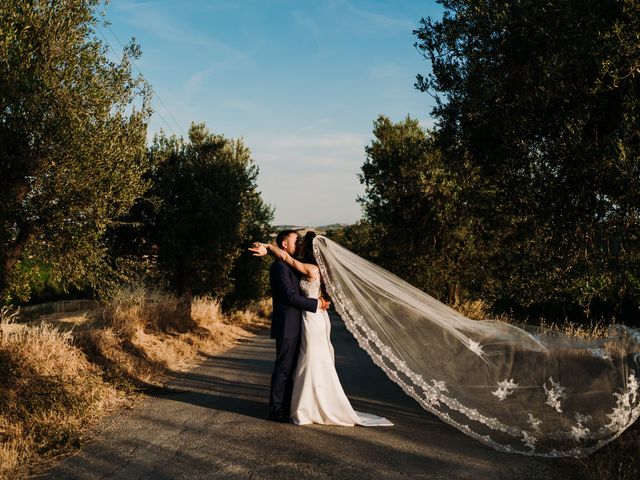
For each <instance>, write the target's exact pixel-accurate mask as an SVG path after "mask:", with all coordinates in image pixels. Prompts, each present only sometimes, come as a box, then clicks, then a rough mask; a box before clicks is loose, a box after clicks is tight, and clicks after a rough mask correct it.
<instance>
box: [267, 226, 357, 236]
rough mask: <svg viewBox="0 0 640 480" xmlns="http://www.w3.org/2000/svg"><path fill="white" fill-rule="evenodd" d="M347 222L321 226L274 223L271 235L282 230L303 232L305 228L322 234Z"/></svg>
mask: <svg viewBox="0 0 640 480" xmlns="http://www.w3.org/2000/svg"><path fill="white" fill-rule="evenodd" d="M349 225H350V224H349V223H331V224H329V225H321V226H308V225H307V226H302V225H274V226H273V234H272V235H273V236H275V235H276V234H277V233H278V232H280V231H282V230H296V231H297V232H299V233H304V232H306V231H307V230H313V231H314V232H316V233H318V234H320V235H323V234H324V233H326V231H327V230H335V229H338V228H344V227H348V226H349Z"/></svg>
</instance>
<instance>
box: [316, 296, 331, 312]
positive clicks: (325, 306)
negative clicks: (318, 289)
mask: <svg viewBox="0 0 640 480" xmlns="http://www.w3.org/2000/svg"><path fill="white" fill-rule="evenodd" d="M318 301H319V302H320V309H321V310H327V309H328V308H329V307H330V306H331V302H328V301H327V300H325V299H324V298H322V297H320V298H318Z"/></svg>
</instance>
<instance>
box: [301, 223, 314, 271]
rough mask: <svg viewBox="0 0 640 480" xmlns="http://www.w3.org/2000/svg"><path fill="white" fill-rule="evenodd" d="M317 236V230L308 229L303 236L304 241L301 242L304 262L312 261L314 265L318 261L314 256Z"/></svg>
mask: <svg viewBox="0 0 640 480" xmlns="http://www.w3.org/2000/svg"><path fill="white" fill-rule="evenodd" d="M314 238H316V232H312V231H308V232H307V233H305V234H304V237H302V242H301V243H300V247H301V249H300V255H301V260H302V263H312V264H313V265H317V264H318V262H317V261H316V258H315V257H314V256H313V239H314Z"/></svg>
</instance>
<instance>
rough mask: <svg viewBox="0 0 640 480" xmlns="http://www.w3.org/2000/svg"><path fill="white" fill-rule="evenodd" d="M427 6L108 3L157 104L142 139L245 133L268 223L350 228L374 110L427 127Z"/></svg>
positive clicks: (113, 38) (114, 39) (279, 0)
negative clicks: (137, 48) (423, 27)
mask: <svg viewBox="0 0 640 480" xmlns="http://www.w3.org/2000/svg"><path fill="white" fill-rule="evenodd" d="M440 14H441V7H440V5H437V4H436V3H435V1H405V0H395V1H392V0H389V1H387V0H381V1H359V0H358V1H356V0H351V1H348V0H344V1H340V0H317V1H311V0H309V1H305V0H298V1H294V0H263V1H259V0H237V1H217V0H208V1H205V0H181V1H178V0H173V1H170V0H155V1H154V0H151V1H142V0H138V1H135V0H113V1H112V2H111V3H109V4H108V5H107V7H106V17H107V19H108V20H109V21H110V22H111V26H110V29H103V34H104V36H105V38H106V39H107V40H108V42H109V43H110V44H111V45H112V47H113V49H114V50H118V51H119V50H121V49H120V45H119V42H118V40H119V41H120V42H127V41H128V40H129V39H130V38H131V37H135V39H136V41H137V43H139V44H140V45H141V47H142V51H143V54H142V58H141V59H140V60H139V61H137V62H136V63H137V66H138V67H139V68H140V70H141V71H142V73H143V74H144V76H145V77H146V79H147V80H148V81H149V82H150V83H151V85H152V87H153V89H154V91H155V92H156V97H155V99H154V101H153V106H154V109H155V113H154V115H153V118H152V121H151V125H150V130H151V133H153V132H156V131H158V130H160V129H163V130H164V131H165V132H168V133H175V134H177V135H184V134H185V133H186V131H187V130H188V128H189V125H190V124H191V122H205V123H206V124H207V126H208V127H209V129H210V130H211V131H213V132H216V133H221V134H224V135H225V136H227V137H233V138H239V137H241V138H243V139H244V141H245V143H246V144H247V145H248V146H249V148H250V149H251V151H252V156H253V159H254V160H255V162H256V164H257V165H258V166H259V167H260V175H259V177H258V185H259V188H260V191H261V192H262V196H263V198H264V199H265V201H266V202H268V203H269V204H271V205H273V206H274V207H275V209H276V212H275V223H276V224H284V223H287V224H298V225H322V224H327V223H334V222H340V223H352V222H355V221H356V220H358V219H359V218H360V217H361V210H360V206H359V204H358V203H357V202H356V197H357V196H358V195H359V194H362V193H363V191H364V189H363V187H362V185H360V183H359V181H358V179H357V174H358V172H359V171H360V167H361V165H362V163H363V162H364V159H365V154H364V147H365V145H367V144H368V143H370V141H371V139H372V133H371V130H372V126H373V121H374V120H375V119H376V118H377V117H378V115H380V114H384V115H387V116H389V117H390V118H391V119H392V120H394V121H399V120H402V119H403V118H404V117H405V116H406V115H407V114H409V115H411V116H412V117H414V118H418V119H419V120H420V121H421V122H422V123H423V125H425V126H430V125H431V121H430V117H429V113H430V111H431V108H432V106H433V100H432V99H431V97H430V96H429V95H427V94H426V93H420V92H418V91H417V90H415V88H414V87H413V84H414V82H415V76H416V74H417V73H425V72H427V71H428V69H429V64H428V62H427V61H426V60H424V59H423V58H422V57H421V56H420V55H419V53H418V52H417V51H416V50H415V48H414V47H413V43H414V41H415V37H414V36H413V35H412V31H413V30H414V29H415V28H416V27H417V26H418V23H419V21H420V18H422V17H427V16H432V17H439V16H440Z"/></svg>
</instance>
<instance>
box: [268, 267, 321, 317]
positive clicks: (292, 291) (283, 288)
mask: <svg viewBox="0 0 640 480" xmlns="http://www.w3.org/2000/svg"><path fill="white" fill-rule="evenodd" d="M271 274H272V275H274V277H275V278H274V280H275V282H273V283H274V286H275V287H276V288H278V289H279V290H280V292H279V293H280V294H281V295H282V297H283V298H285V299H286V302H287V304H289V305H291V306H293V307H296V308H299V309H300V310H306V311H308V312H315V311H316V310H317V309H318V299H317V298H307V297H304V296H302V295H300V294H299V293H298V292H299V290H298V286H297V285H295V284H294V283H293V282H292V281H291V275H290V274H289V267H288V266H287V265H286V264H285V263H283V262H275V264H274V265H273V271H272V273H271Z"/></svg>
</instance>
